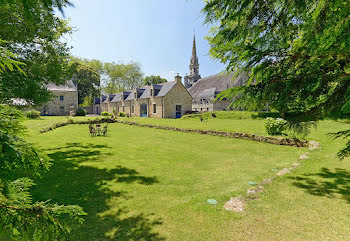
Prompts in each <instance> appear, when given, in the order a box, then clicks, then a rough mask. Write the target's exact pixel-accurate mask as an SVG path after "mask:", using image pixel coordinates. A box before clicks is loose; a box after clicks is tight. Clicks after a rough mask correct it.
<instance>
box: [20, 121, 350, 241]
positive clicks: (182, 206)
mask: <svg viewBox="0 0 350 241" xmlns="http://www.w3.org/2000/svg"><path fill="white" fill-rule="evenodd" d="M61 119H63V118H60V117H58V118H51V117H47V118H43V119H41V120H31V121H26V125H27V126H28V127H30V130H29V131H28V137H27V138H28V139H29V140H30V141H32V142H34V143H36V144H37V145H38V146H39V147H40V148H42V149H43V150H44V151H45V152H46V153H47V154H48V155H49V157H50V158H51V159H52V160H53V166H52V168H51V170H50V172H48V173H47V174H45V175H44V176H43V177H42V178H41V179H39V180H36V182H37V184H38V185H37V186H36V187H35V189H34V198H35V199H36V200H47V199H51V200H52V201H54V202H58V203H63V204H78V205H81V206H82V207H83V208H84V210H85V211H86V212H88V216H87V217H86V222H85V224H84V225H83V226H81V227H80V226H73V227H72V238H71V239H72V240H326V239H328V240H344V239H345V240H346V239H348V237H349V236H350V212H349V211H350V204H349V201H350V185H349V181H350V161H349V160H344V161H343V162H339V161H338V160H337V159H336V158H335V152H336V151H337V150H338V149H340V148H341V147H342V145H343V144H344V141H342V140H339V141H330V140H329V138H328V137H327V136H326V134H327V133H328V132H332V131H337V130H340V129H345V128H349V124H345V123H339V122H332V121H325V122H321V123H320V125H319V128H318V130H317V131H316V132H313V133H312V135H311V136H310V137H309V139H313V140H318V141H320V142H321V144H322V148H321V149H320V150H317V151H314V152H312V153H311V158H310V159H308V160H306V161H304V162H303V166H302V167H301V168H299V169H297V170H296V171H295V172H293V173H291V174H288V175H286V176H284V177H281V178H278V179H277V180H276V181H274V182H273V184H271V185H269V186H266V191H265V193H264V194H263V195H262V197H261V198H260V200H257V201H252V202H250V203H249V205H248V208H247V210H246V211H245V212H244V213H243V214H236V213H232V212H227V211H225V210H223V208H222V206H223V204H224V203H225V202H226V201H227V200H228V199H229V198H230V197H232V196H237V195H242V194H244V193H245V192H246V190H247V188H249V185H248V181H250V180H253V181H256V182H259V181H261V180H262V179H264V178H266V177H270V176H272V175H274V172H273V170H272V169H274V168H276V169H281V168H283V167H286V166H289V165H290V164H291V163H292V162H294V161H295V160H297V158H298V156H299V155H300V154H301V153H304V152H305V151H306V150H305V149H297V148H294V147H286V146H276V145H271V144H264V143H257V142H251V141H245V140H236V139H229V138H222V137H214V136H205V135H199V134H192V133H179V132H173V131H166V130H155V129H149V128H141V127H134V126H128V125H123V124H110V125H109V131H110V132H109V135H108V136H107V137H95V138H91V137H89V135H88V127H87V125H70V126H66V127H62V128H58V129H56V130H54V131H51V132H48V133H45V134H39V133H38V131H39V129H40V128H41V127H45V126H48V125H50V123H52V122H55V121H59V120H61ZM63 120H64V119H63ZM142 121H145V122H149V123H151V122H157V123H158V124H159V123H160V121H164V123H165V122H168V123H171V124H174V123H175V124H176V125H178V126H179V127H187V128H198V127H196V125H197V126H199V125H202V124H203V123H201V122H199V121H198V120H154V119H144V120H142ZM243 122H244V123H245V124H243ZM178 123H179V124H178ZM198 123H199V124H198ZM205 124H207V125H209V124H210V128H213V129H218V130H223V129H222V128H230V127H231V128H232V129H231V130H232V131H239V130H237V129H236V128H237V127H239V128H244V129H241V130H242V132H248V133H254V134H264V131H263V129H261V128H262V126H263V121H261V120H251V121H249V122H247V120H215V121H214V120H210V121H209V122H207V123H204V125H205ZM242 126H244V127H242ZM203 129H208V128H207V127H205V128H204V127H203ZM225 130H228V129H225ZM243 130H244V131H243ZM208 198H214V199H216V200H218V205H217V206H211V205H209V204H207V203H206V200H207V199H208Z"/></svg>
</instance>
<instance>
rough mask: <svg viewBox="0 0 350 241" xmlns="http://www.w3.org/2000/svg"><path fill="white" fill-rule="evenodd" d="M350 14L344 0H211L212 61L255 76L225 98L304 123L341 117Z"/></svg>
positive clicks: (349, 90)
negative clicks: (326, 117)
mask: <svg viewBox="0 0 350 241" xmlns="http://www.w3.org/2000/svg"><path fill="white" fill-rule="evenodd" d="M349 12H350V2H349V1H342V0H318V1H316V0H311V1H306V0H302V1H300V0H272V1H265V0H255V1H253V0H241V1H238V0H211V1H207V2H206V5H205V7H204V9H203V13H204V14H205V16H206V22H207V23H213V24H215V25H216V26H215V27H213V28H212V30H211V34H210V36H208V40H209V43H210V45H211V50H210V53H211V55H212V56H213V57H215V58H217V59H219V60H221V61H222V62H223V63H225V64H227V69H228V70H229V71H232V70H234V69H238V70H239V71H238V74H239V73H242V72H247V73H250V79H249V81H248V83H247V85H246V86H243V87H238V88H233V89H229V90H227V91H226V92H224V93H223V94H222V95H221V98H227V99H230V100H232V105H233V106H236V107H238V106H245V107H250V108H264V107H265V106H266V105H269V107H271V108H273V109H276V110H278V111H279V112H280V115H281V117H284V118H287V119H288V118H289V119H293V121H299V122H300V121H308V120H319V119H322V118H323V117H324V116H326V115H328V116H332V117H335V118H336V117H339V116H341V115H342V114H344V111H346V110H347V107H346V106H349V102H350V34H349V32H350V21H349V20H350V16H349ZM236 98H237V100H236V101H234V100H235V99H236ZM349 150H350V149H349V145H348V152H346V151H343V152H342V153H345V155H341V156H340V157H344V156H346V155H348V154H349ZM346 153H347V154H346Z"/></svg>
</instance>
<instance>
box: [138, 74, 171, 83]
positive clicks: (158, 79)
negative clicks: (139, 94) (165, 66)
mask: <svg viewBox="0 0 350 241" xmlns="http://www.w3.org/2000/svg"><path fill="white" fill-rule="evenodd" d="M143 82H144V84H145V85H151V84H160V83H164V82H167V80H166V79H164V78H162V77H160V76H159V75H150V76H146V77H145V78H144V79H143Z"/></svg>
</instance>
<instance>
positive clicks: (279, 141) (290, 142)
mask: <svg viewBox="0 0 350 241" xmlns="http://www.w3.org/2000/svg"><path fill="white" fill-rule="evenodd" d="M97 123H121V124H126V125H133V126H139V127H148V128H155V129H161V130H171V131H179V132H185V133H198V134H202V135H211V136H222V137H229V138H236V139H244V140H251V141H257V142H264V143H270V144H275V145H285V146H294V147H306V148H307V147H309V142H308V141H307V140H299V139H292V138H285V137H274V136H261V135H254V134H247V133H236V132H226V131H215V130H198V129H184V128H177V127H171V126H159V125H150V124H142V123H137V122H131V121H125V120H119V119H110V118H102V119H95V120H86V121H75V122H74V121H73V119H70V120H68V121H67V122H61V123H56V124H53V125H52V126H50V127H48V128H45V129H42V130H41V133H45V132H48V131H51V130H54V129H56V128H59V127H62V126H66V125H70V124H97Z"/></svg>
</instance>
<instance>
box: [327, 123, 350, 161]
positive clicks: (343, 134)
mask: <svg viewBox="0 0 350 241" xmlns="http://www.w3.org/2000/svg"><path fill="white" fill-rule="evenodd" d="M329 135H331V136H333V138H334V139H338V138H344V139H350V130H345V131H338V132H336V133H330V134H329ZM337 155H338V158H339V159H340V160H343V159H344V158H345V157H348V156H350V140H349V141H348V142H347V143H346V146H345V147H344V148H343V149H342V150H340V151H339V152H338V153H337Z"/></svg>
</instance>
